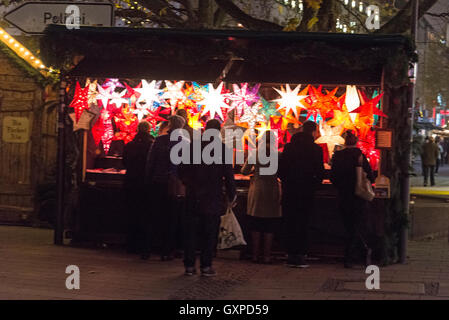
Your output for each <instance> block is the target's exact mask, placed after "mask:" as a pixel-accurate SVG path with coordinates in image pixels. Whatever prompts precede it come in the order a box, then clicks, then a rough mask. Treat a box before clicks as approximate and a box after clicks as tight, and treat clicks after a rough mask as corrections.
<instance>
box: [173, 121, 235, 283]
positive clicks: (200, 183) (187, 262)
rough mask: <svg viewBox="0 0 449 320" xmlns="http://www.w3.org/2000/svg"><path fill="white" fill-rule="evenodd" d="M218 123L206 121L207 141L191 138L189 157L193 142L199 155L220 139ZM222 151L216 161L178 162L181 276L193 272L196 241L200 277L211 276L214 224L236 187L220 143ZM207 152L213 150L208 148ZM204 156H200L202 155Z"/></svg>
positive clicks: (224, 150)
mask: <svg viewBox="0 0 449 320" xmlns="http://www.w3.org/2000/svg"><path fill="white" fill-rule="evenodd" d="M220 127H221V125H220V122H219V121H218V120H215V119H212V120H209V121H208V122H207V123H206V131H208V130H214V131H212V132H213V134H212V138H211V141H210V142H207V141H193V142H192V143H191V149H190V150H191V152H190V156H191V157H192V156H193V157H194V156H195V155H193V152H195V148H193V145H194V144H195V143H199V144H200V146H201V148H200V150H198V152H199V151H201V155H203V151H204V150H205V148H206V147H208V146H209V144H211V143H213V141H215V140H216V139H219V140H220V141H221V137H220ZM220 144H221V148H222V152H221V157H219V158H220V159H219V160H218V161H214V162H213V163H211V164H206V163H205V161H204V157H201V162H200V163H199V164H194V163H193V162H192V159H191V161H190V163H189V164H181V165H179V177H180V178H181V180H182V181H183V182H184V184H185V186H186V195H187V198H186V201H187V210H186V214H185V217H184V223H183V227H184V228H185V237H184V245H185V249H184V267H185V275H188V276H191V275H194V274H195V273H196V268H195V260H196V259H195V251H196V248H197V241H196V240H199V247H200V250H201V258H200V269H201V275H203V276H207V277H210V276H215V275H216V272H215V270H214V269H213V268H212V260H213V254H214V250H215V248H216V246H217V238H218V226H219V222H220V216H221V215H223V214H225V211H226V206H227V205H231V206H232V205H233V204H234V203H235V199H236V187H235V182H234V173H233V170H232V165H231V164H226V163H225V161H224V160H225V154H226V148H225V145H224V144H223V143H222V142H220ZM211 153H214V151H212V152H211ZM203 156H204V155H203ZM223 186H224V187H225V190H226V196H227V201H226V199H225V196H224V194H223Z"/></svg>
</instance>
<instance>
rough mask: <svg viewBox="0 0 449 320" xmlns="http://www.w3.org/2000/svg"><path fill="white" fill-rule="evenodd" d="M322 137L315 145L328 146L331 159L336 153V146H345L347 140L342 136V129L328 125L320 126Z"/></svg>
mask: <svg viewBox="0 0 449 320" xmlns="http://www.w3.org/2000/svg"><path fill="white" fill-rule="evenodd" d="M320 133H321V137H319V138H318V139H316V140H315V143H317V144H322V143H326V144H327V149H328V150H329V157H332V154H333V153H334V149H335V145H337V144H344V143H345V139H343V138H342V137H341V136H340V133H341V127H331V126H330V125H328V124H326V123H325V124H320Z"/></svg>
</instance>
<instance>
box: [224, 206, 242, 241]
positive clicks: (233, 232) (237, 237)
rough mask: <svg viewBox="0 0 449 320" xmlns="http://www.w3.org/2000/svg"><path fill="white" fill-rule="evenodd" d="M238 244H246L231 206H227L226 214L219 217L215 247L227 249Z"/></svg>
mask: <svg viewBox="0 0 449 320" xmlns="http://www.w3.org/2000/svg"><path fill="white" fill-rule="evenodd" d="M240 245H246V241H245V238H244V237H243V232H242V229H241V228H240V224H239V222H238V221H237V218H236V217H235V215H234V212H233V211H232V208H231V206H228V209H227V210H226V214H225V215H223V216H222V217H221V223H220V232H219V233H218V245H217V248H218V249H229V248H232V247H235V246H240Z"/></svg>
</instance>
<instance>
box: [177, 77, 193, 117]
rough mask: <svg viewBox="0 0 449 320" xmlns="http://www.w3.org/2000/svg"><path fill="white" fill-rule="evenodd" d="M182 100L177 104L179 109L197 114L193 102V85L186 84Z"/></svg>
mask: <svg viewBox="0 0 449 320" xmlns="http://www.w3.org/2000/svg"><path fill="white" fill-rule="evenodd" d="M183 94H184V98H183V100H182V101H180V102H178V106H179V108H184V109H190V110H192V112H196V113H197V112H198V110H197V108H196V100H195V87H194V86H193V85H188V84H186V88H185V89H184V90H183Z"/></svg>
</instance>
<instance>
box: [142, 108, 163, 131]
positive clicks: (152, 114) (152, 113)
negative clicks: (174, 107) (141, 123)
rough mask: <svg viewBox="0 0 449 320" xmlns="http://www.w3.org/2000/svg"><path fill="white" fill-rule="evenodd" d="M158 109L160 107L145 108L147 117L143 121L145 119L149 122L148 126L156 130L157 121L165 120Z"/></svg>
mask: <svg viewBox="0 0 449 320" xmlns="http://www.w3.org/2000/svg"><path fill="white" fill-rule="evenodd" d="M160 110H161V107H158V108H156V109H155V110H147V112H148V117H146V118H145V121H147V122H148V123H149V124H150V127H151V128H153V129H154V130H156V126H157V122H158V121H167V120H166V119H165V118H163V117H161V116H160V115H159V114H160Z"/></svg>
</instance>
